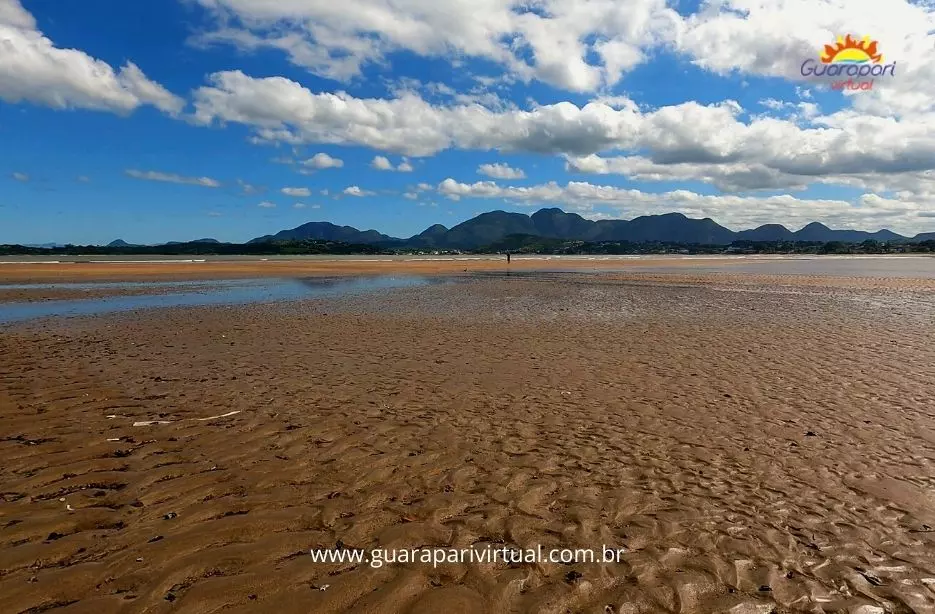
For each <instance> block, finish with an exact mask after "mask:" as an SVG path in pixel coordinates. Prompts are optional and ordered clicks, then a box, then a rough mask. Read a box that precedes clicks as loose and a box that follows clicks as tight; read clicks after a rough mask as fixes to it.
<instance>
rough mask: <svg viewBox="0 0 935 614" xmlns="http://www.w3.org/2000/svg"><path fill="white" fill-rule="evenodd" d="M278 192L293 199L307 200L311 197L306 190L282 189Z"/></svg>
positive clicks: (310, 193) (309, 192)
mask: <svg viewBox="0 0 935 614" xmlns="http://www.w3.org/2000/svg"><path fill="white" fill-rule="evenodd" d="M280 192H282V193H283V194H285V195H286V196H292V197H294V198H307V197H309V196H311V195H312V191H311V190H309V189H308V188H283V189H282V190H280Z"/></svg>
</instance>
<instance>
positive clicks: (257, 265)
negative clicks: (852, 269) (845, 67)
mask: <svg viewBox="0 0 935 614" xmlns="http://www.w3.org/2000/svg"><path fill="white" fill-rule="evenodd" d="M900 258H904V257H902V256H888V257H886V258H883V259H878V258H874V260H889V261H895V260H898V259H900ZM911 258H912V259H913V260H916V259H919V257H917V256H916V257H911ZM780 260H781V259H780ZM829 260H830V259H828V258H826V259H825V261H829ZM752 261H753V262H755V261H756V259H754V260H752ZM766 261H768V259H766V260H764V262H766ZM932 261H933V262H935V258H933V259H932ZM750 262H751V260H748V259H743V258H729V257H728V258H724V257H711V256H698V257H688V258H683V257H678V256H658V257H653V256H643V257H627V256H624V257H615V256H610V257H606V256H595V257H561V256H516V257H514V258H513V259H512V262H511V263H510V264H509V266H508V265H507V262H506V257H505V256H450V257H442V256H439V257H433V258H420V257H415V258H409V259H406V258H402V257H396V258H387V257H379V256H375V257H373V258H368V257H366V256H358V257H353V258H341V259H327V258H310V259H296V260H288V259H282V258H272V259H269V260H266V261H263V260H258V259H236V260H235V259H231V260H225V259H216V260H207V261H198V262H178V261H164V262H153V261H135V262H134V261H127V262H45V263H42V262H19V263H10V262H0V284H3V283H48V282H55V283H59V282H90V281H146V280H151V281H167V280H177V281H181V280H215V279H236V278H261V277H265V278H270V277H303V276H321V275H327V276H347V275H387V274H394V275H396V274H412V275H447V274H456V273H475V272H504V271H517V272H518V271H543V270H555V269H563V270H577V271H586V270H595V271H613V270H618V269H622V270H632V271H633V272H646V270H649V269H661V268H673V269H676V271H678V270H682V269H686V270H691V269H697V268H698V267H699V266H704V265H712V264H717V265H720V266H724V267H729V268H731V267H742V266H744V265H745V264H749V263H750ZM696 272H697V271H696Z"/></svg>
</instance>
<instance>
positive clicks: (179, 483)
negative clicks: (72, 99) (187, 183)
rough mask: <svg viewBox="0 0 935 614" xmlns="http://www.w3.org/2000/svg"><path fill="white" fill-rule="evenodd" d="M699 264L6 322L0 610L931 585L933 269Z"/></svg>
mask: <svg viewBox="0 0 935 614" xmlns="http://www.w3.org/2000/svg"><path fill="white" fill-rule="evenodd" d="M589 265H591V266H593V262H592V263H589ZM617 265H618V266H619V263H617ZM71 266H75V267H77V266H79V265H71ZM87 266H88V267H89V268H88V269H87V270H86V271H84V272H82V273H81V274H80V275H77V276H76V275H74V274H73V273H72V272H71V271H72V270H69V271H63V270H62V267H58V269H56V268H55V267H54V265H15V266H14V265H8V266H6V267H4V268H3V270H2V274H3V277H4V279H6V280H7V281H14V280H16V281H22V280H33V281H36V280H46V281H48V280H65V279H67V280H69V281H75V280H87V279H114V278H115V277H114V276H113V268H112V267H111V269H109V270H102V269H104V268H105V267H104V265H96V266H97V268H94V267H95V265H87ZM121 266H126V267H130V266H131V265H121ZM133 266H138V267H141V268H137V269H125V270H124V271H122V272H121V273H120V275H123V274H124V273H126V274H127V275H128V278H129V277H133V278H142V279H155V278H160V279H163V278H165V277H166V275H165V274H164V273H161V272H160V271H157V270H155V268H154V266H158V265H150V268H149V269H144V268H143V267H145V266H146V265H142V264H141V265H133ZM206 266H207V265H206ZM211 266H213V267H222V265H218V264H215V263H212V264H211ZM223 266H227V267H229V268H227V269H224V268H223V267H222V268H212V269H211V271H210V273H206V272H204V271H201V270H199V271H195V274H194V276H190V275H186V274H182V275H181V276H177V278H182V279H191V278H200V277H198V276H199V275H201V276H204V275H207V274H210V275H211V276H217V277H224V273H222V271H227V273H228V274H231V275H234V274H236V275H239V276H247V277H248V276H251V275H258V274H262V275H269V274H270V269H269V268H268V267H281V268H279V269H277V274H283V275H285V274H288V273H289V271H288V269H289V267H295V266H296V265H293V264H281V263H258V264H254V265H250V267H254V268H255V269H256V270H254V268H251V269H250V270H249V271H246V272H245V271H244V269H243V265H240V266H241V268H240V269H236V267H235V266H234V265H223ZM309 266H310V265H308V264H303V270H302V272H301V274H303V275H307V274H312V273H310V272H309ZM315 266H321V267H324V265H315ZM381 266H383V265H382V264H369V265H365V264H361V263H358V264H356V265H353V266H352V265H350V264H345V265H341V266H340V271H336V270H335V268H333V267H332V268H328V269H327V272H329V273H331V274H344V273H348V272H355V273H363V272H372V270H371V269H370V268H368V267H376V268H379V267H381ZM413 266H414V267H415V268H416V269H417V270H418V272H421V273H426V272H433V273H438V272H456V271H455V270H454V268H455V267H460V268H461V269H463V268H467V267H465V266H463V265H462V264H459V263H445V264H439V263H433V264H423V263H418V264H416V265H413ZM493 266H494V265H489V267H488V265H487V264H477V265H476V268H474V269H473V270H477V269H484V268H490V269H493ZM497 266H500V265H497ZM538 266H539V268H541V265H538ZM685 266H686V270H685V271H684V272H683V273H666V274H663V273H656V274H653V273H636V272H634V273H631V274H628V273H626V272H611V273H596V272H595V273H575V274H558V273H535V274H533V273H530V274H527V275H510V276H506V275H504V274H500V273H495V272H494V271H491V272H490V273H488V274H483V272H482V271H481V272H480V273H479V274H476V275H470V276H464V275H461V276H458V277H453V278H452V279H451V280H450V282H447V283H436V284H432V285H429V286H425V287H419V288H399V289H390V290H384V291H379V292H373V293H369V294H366V295H357V296H347V297H331V298H326V299H312V300H303V301H289V302H276V303H269V304H249V305H225V306H212V307H184V308H182V307H179V308H168V309H158V310H151V311H144V312H131V313H123V314H109V315H99V316H89V317H80V318H69V319H49V320H41V321H35V322H26V323H19V324H15V325H7V326H0V421H2V425H3V428H2V434H3V436H2V438H0V467H3V470H2V473H0V498H2V500H0V594H2V595H3V598H2V599H3V602H4V606H3V608H2V609H3V610H4V611H9V612H16V613H19V612H46V611H53V612H63V613H64V612H68V613H71V612H96V613H100V612H128V613H129V612H147V613H149V612H198V613H208V612H222V611H223V612H241V611H243V612H283V613H288V612H296V613H298V612H303V613H304V612H464V613H467V612H490V613H494V612H555V613H560V612H561V613H564V612H593V613H605V614H607V613H622V614H636V613H651V612H682V613H708V612H731V613H734V614H747V613H763V614H766V613H768V612H855V613H860V614H874V613H877V612H894V613H902V612H916V613H921V612H932V611H935V494H933V493H935V477H933V476H935V423H933V414H932V411H933V410H932V407H933V405H932V403H933V399H935V348H933V346H932V343H931V340H932V338H933V333H935V317H933V316H935V282H932V281H931V280H926V279H881V278H875V277H823V276H776V275H743V274H725V273H717V274H715V273H697V272H696V273H693V272H692V271H691V270H690V268H689V267H688V265H685ZM42 267H47V268H42ZM529 267H530V269H531V268H532V265H529ZM260 268H262V272H260V270H259V269H260ZM325 268H326V267H325ZM501 268H502V267H501ZM235 269H236V270H235ZM512 270H514V271H515V270H517V269H515V268H514V269H512ZM11 271H13V272H11ZM292 273H295V271H292ZM118 277H119V275H118ZM486 545H496V546H499V547H515V548H530V547H535V546H537V545H542V546H545V547H556V548H580V549H584V548H600V547H601V546H602V545H612V546H614V547H616V548H621V549H624V550H625V554H623V556H622V558H621V560H619V561H617V562H613V563H609V564H607V563H603V562H591V563H571V564H563V563H554V562H545V563H543V562H537V563H504V562H499V563H495V564H474V563H443V564H441V565H438V566H437V567H433V566H432V565H426V564H422V563H417V562H415V563H414V562H409V563H397V564H386V565H383V566H381V567H378V568H377V567H374V566H372V565H369V564H366V563H361V564H348V563H343V564H338V563H322V562H316V561H314V560H313V558H312V556H311V555H310V552H311V551H313V550H315V551H323V550H334V549H336V548H342V549H363V550H370V549H373V548H384V549H394V548H395V549H407V550H412V549H416V550H418V549H428V548H440V547H445V548H458V549H470V548H478V547H482V546H486Z"/></svg>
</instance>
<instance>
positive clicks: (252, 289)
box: [0, 275, 444, 324]
mask: <svg viewBox="0 0 935 614" xmlns="http://www.w3.org/2000/svg"><path fill="white" fill-rule="evenodd" d="M443 281H444V280H442V279H439V278H430V277H420V276H406V275H400V276H391V275H381V276H374V277H343V278H324V277H312V278H302V279H247V280H244V279H237V280H218V281H197V282H165V283H162V282H155V283H137V282H129V283H119V282H107V283H100V284H93V283H82V284H68V283H64V284H29V285H25V284H18V285H0V290H3V289H10V290H23V289H32V288H36V289H40V288H41V289H47V290H58V289H61V290H67V289H82V290H93V289H97V288H102V289H103V288H139V287H152V288H153V289H154V290H155V289H165V288H178V287H183V288H185V287H187V286H191V287H193V288H194V287H196V288H197V291H185V290H183V291H181V292H169V293H163V294H137V295H130V296H108V297H104V298H95V299H78V300H61V301H43V302H31V303H2V304H0V324H9V323H12V322H22V321H25V320H33V319H36V318H46V317H61V316H83V315H97V314H105V313H114V312H118V311H132V310H135V309H151V308H156V307H186V306H199V305H236V304H246V303H268V302H274V301H290V300H300V299H308V298H330V297H339V296H345V295H351V294H358V293H369V292H378V291H380V290H392V289H397V288H410V287H417V286H427V285H430V284H435V283H442V282H443Z"/></svg>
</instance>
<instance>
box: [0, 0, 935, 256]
mask: <svg viewBox="0 0 935 614" xmlns="http://www.w3.org/2000/svg"><path fill="white" fill-rule="evenodd" d="M593 3H594V4H593V7H592V8H591V9H590V10H587V11H582V10H579V9H581V8H582V7H584V6H585V0H542V2H541V6H540V8H539V9H537V10H536V11H535V12H534V13H528V12H526V14H523V13H524V11H522V10H520V9H519V7H518V6H513V4H516V5H519V4H520V3H518V2H516V3H511V2H507V1H495V0H478V1H477V2H470V3H469V2H463V1H461V0H446V1H441V0H431V1H430V0H425V3H424V4H425V8H424V10H422V9H419V3H418V2H415V3H407V4H405V5H403V3H399V2H393V1H392V0H349V1H348V3H347V5H346V7H345V8H346V10H344V11H343V12H340V11H332V10H331V9H329V8H328V7H329V6H331V5H330V4H328V3H324V2H322V1H320V0H287V1H286V2H283V3H280V4H281V5H282V6H273V7H271V6H270V5H269V4H268V3H264V2H262V1H261V0H166V1H165V2H159V3H156V2H131V3H116V2H112V1H106V2H105V1H104V0H86V1H84V2H81V3H77V2H61V1H58V0H22V1H20V0H0V46H2V45H4V44H6V45H7V49H8V50H9V49H12V52H11V53H6V54H4V55H0V242H17V243H45V242H71V243H103V242H108V241H110V240H112V239H115V238H118V237H119V238H123V239H125V240H127V241H131V242H138V243H155V242H162V241H167V240H188V239H195V238H200V237H214V238H217V239H220V240H226V241H245V240H248V239H250V238H252V237H255V236H258V235H262V234H267V233H271V232H275V231H277V230H280V229H283V228H290V227H294V226H296V225H299V224H301V223H303V222H307V221H319V220H324V221H330V222H334V223H336V224H348V225H352V226H355V227H358V228H362V229H366V228H376V229H378V230H380V231H381V232H385V233H388V234H391V235H395V236H409V235H412V234H415V233H417V232H420V231H421V230H423V229H424V228H426V227H427V226H429V225H431V224H433V223H442V224H445V225H447V226H449V227H450V226H452V225H454V224H456V223H458V222H461V221H463V220H465V219H468V218H470V217H472V216H474V215H476V214H477V213H479V212H482V211H489V210H492V209H505V210H511V211H520V212H524V213H532V212H533V211H535V210H536V209H538V208H540V207H543V206H559V207H562V208H564V209H565V210H568V211H576V212H578V213H581V214H582V215H585V216H586V217H591V218H601V217H621V218H627V219H629V218H632V217H635V216H637V215H643V214H653V213H665V212H668V211H681V212H683V213H686V214H687V215H690V216H692V217H712V218H714V219H715V220H716V221H718V222H720V223H722V224H724V225H726V226H728V227H731V228H734V229H742V228H748V227H754V226H756V225H759V224H761V223H767V222H779V223H784V224H787V225H788V226H790V227H792V228H797V227H800V226H802V225H804V224H805V223H807V222H808V221H811V220H820V221H823V222H825V223H827V224H829V225H831V226H834V227H854V228H864V229H869V230H875V229H878V228H881V227H890V228H893V229H894V230H897V231H900V232H904V233H907V234H914V233H915V232H922V231H931V230H935V215H933V214H932V212H933V211H935V206H932V200H931V198H932V194H935V186H933V183H932V182H933V178H932V176H931V174H932V168H933V167H935V162H933V161H935V155H933V154H935V138H933V135H935V129H933V127H932V126H933V125H935V121H933V119H932V109H931V108H930V103H927V102H925V100H928V99H930V98H933V97H931V96H929V95H928V94H927V93H925V91H924V88H927V87H928V88H931V87H933V86H932V81H935V79H932V78H931V77H932V76H933V75H935V71H933V67H932V66H931V64H930V63H929V62H928V61H927V60H920V59H918V58H920V57H923V56H921V55H920V54H917V53H914V50H915V49H917V48H922V46H923V45H926V44H927V45H928V47H927V48H928V49H930V48H931V47H932V46H933V44H932V41H933V39H931V38H930V37H929V35H928V31H930V30H932V29H933V28H932V27H931V23H930V21H931V15H930V14H929V12H928V10H927V9H925V8H923V7H919V6H917V5H913V4H910V3H903V2H894V3H893V5H892V6H889V5H888V10H887V11H884V12H881V9H880V8H879V7H877V8H874V4H873V3H869V2H867V3H866V4H867V6H866V7H864V8H865V10H864V11H863V13H861V14H860V15H857V16H852V15H856V13H852V12H849V11H843V9H841V10H842V11H843V12H841V14H840V15H837V16H836V15H835V14H834V13H833V12H831V13H829V11H830V10H831V9H834V10H837V8H839V7H837V4H838V3H836V2H831V1H830V0H828V1H827V2H824V1H820V2H818V4H826V5H828V7H830V8H829V9H828V11H825V13H826V14H825V15H824V16H823V19H826V20H827V21H828V22H829V24H822V23H815V22H814V21H813V22H808V26H807V27H804V26H800V27H799V28H798V30H786V31H785V32H784V33H782V35H781V36H779V35H777V34H776V33H775V31H776V30H777V29H779V30H781V26H782V25H783V20H789V19H795V18H796V15H797V14H798V16H799V19H800V21H799V23H800V24H801V23H803V22H802V21H801V19H802V15H803V13H802V11H807V10H809V7H814V5H815V2H811V3H808V2H800V1H797V0H782V1H781V2H775V3H762V4H761V3H756V2H740V1H739V0H738V1H736V2H732V1H725V2H721V3H718V4H717V5H714V4H710V5H703V6H700V5H699V4H698V3H697V2H692V3H687V2H682V3H668V4H666V2H664V0H641V2H634V3H630V4H632V6H629V5H628V6H626V7H619V6H618V5H619V4H620V3H607V2H604V3H601V0H593ZM624 4H627V3H624ZM850 4H851V5H854V4H855V3H850ZM856 4H857V5H863V4H864V3H863V2H857V3H856ZM897 5H898V6H897ZM433 7H436V8H437V7H442V8H444V9H445V10H443V11H435V10H433ZM738 7H741V8H744V9H745V11H746V12H743V13H737V11H736V9H737V8H738ZM826 8H827V7H826ZM700 9H703V10H700ZM601 11H607V14H601ZM621 11H622V13H621ZM797 11H798V13H797ZM618 13H619V14H618ZM809 14H814V13H809ZM829 15H830V16H829ZM812 19H814V18H812ZM841 19H843V21H841ZM855 19H859V20H861V21H855ZM851 22H853V24H852V27H853V31H854V32H855V33H864V32H868V31H869V30H870V29H871V28H873V33H874V36H875V37H877V38H878V39H879V41H880V45H881V47H882V48H883V51H884V53H885V54H886V56H888V57H886V56H885V58H884V59H885V61H891V58H895V61H897V63H898V66H899V72H898V77H899V78H898V79H897V78H894V79H892V80H891V82H889V81H887V82H880V83H877V84H875V87H876V90H875V91H873V92H869V93H865V92H861V93H859V94H854V95H845V94H842V93H840V92H834V91H831V90H830V88H829V87H828V84H827V83H825V82H815V81H813V82H806V81H804V80H803V78H801V76H800V75H797V73H796V71H797V70H798V67H799V65H800V64H801V62H802V61H803V60H805V59H808V58H810V57H811V58H814V57H816V56H817V54H818V50H819V49H820V48H821V47H822V45H823V44H824V43H825V42H831V41H833V40H834V38H835V36H836V35H837V34H836V30H833V29H831V27H830V24H831V23H834V24H837V23H848V24H849V25H850V23H851ZM777 26H779V27H778V28H777ZM861 28H863V29H861ZM491 32H492V33H491ZM877 32H879V33H880V34H879V35H877V34H876V33H877ZM839 34H844V32H840V33H839ZM884 35H885V36H884ZM4 56H6V57H4ZM128 62H132V66H135V67H138V69H139V70H138V71H137V72H134V73H133V74H132V75H131V72H132V71H130V70H127V71H124V67H126V66H127V63H128ZM904 67H905V68H904ZM930 73H931V74H930ZM933 93H935V92H933ZM920 100H923V101H922V102H920ZM318 154H326V155H327V156H329V157H330V159H332V160H340V165H339V166H332V167H330V168H315V167H314V165H313V164H311V163H306V164H303V161H308V160H311V159H313V157H314V156H316V155H318ZM378 156H381V157H384V158H386V159H387V160H388V161H389V165H388V166H389V169H386V170H379V169H378V168H374V160H375V158H376V157H378ZM318 159H321V157H319V158H318ZM484 165H499V166H498V167H497V168H496V169H494V170H493V171H490V170H489V167H486V168H488V171H486V173H487V174H485V171H484V170H483V169H484V168H485V167H484ZM384 166H387V165H386V164H384ZM408 168H411V170H407V171H406V172H403V171H402V170H401V169H408ZM300 171H304V173H303V172H300ZM491 173H492V175H493V176H491ZM553 182H554V183H553ZM355 186H356V188H357V189H356V190H354V187H355ZM290 188H291V189H290ZM284 189H287V191H288V192H290V194H292V195H290V194H286V193H284V192H283V190H284ZM349 189H350V191H351V192H356V194H359V195H353V194H347V193H346V192H347V191H348V190H349ZM306 191H307V195H305V194H306ZM295 194H298V195H295ZM297 207H301V208H297Z"/></svg>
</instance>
